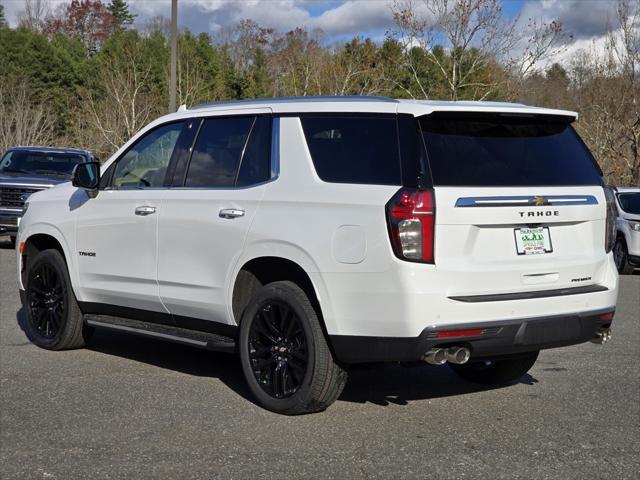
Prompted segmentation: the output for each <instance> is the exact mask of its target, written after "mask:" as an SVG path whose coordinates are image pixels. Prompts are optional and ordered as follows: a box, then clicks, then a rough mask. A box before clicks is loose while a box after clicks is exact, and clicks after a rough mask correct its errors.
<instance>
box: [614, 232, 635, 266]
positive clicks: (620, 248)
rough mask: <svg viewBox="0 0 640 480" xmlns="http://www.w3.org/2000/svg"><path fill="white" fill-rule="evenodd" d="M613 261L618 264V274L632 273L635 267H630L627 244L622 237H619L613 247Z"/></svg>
mask: <svg viewBox="0 0 640 480" xmlns="http://www.w3.org/2000/svg"><path fill="white" fill-rule="evenodd" d="M613 259H614V261H615V262H616V268H617V269H618V273H631V272H632V271H633V267H632V266H631V265H629V261H628V253H627V244H626V242H625V241H624V239H623V238H622V237H618V239H617V240H616V244H615V245H614V246H613Z"/></svg>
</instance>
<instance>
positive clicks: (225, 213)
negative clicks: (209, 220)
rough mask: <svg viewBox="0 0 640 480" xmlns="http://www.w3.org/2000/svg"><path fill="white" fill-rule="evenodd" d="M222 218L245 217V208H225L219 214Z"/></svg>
mask: <svg viewBox="0 0 640 480" xmlns="http://www.w3.org/2000/svg"><path fill="white" fill-rule="evenodd" d="M218 216H219V217H220V218H238V217H244V210H238V209H236V208H223V209H222V210H220V213H219V214H218Z"/></svg>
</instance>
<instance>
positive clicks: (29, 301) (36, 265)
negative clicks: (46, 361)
mask: <svg viewBox="0 0 640 480" xmlns="http://www.w3.org/2000/svg"><path fill="white" fill-rule="evenodd" d="M26 268H27V275H26V281H25V296H24V304H23V308H24V310H25V313H26V317H27V321H26V325H25V327H26V328H25V332H26V334H27V336H28V337H29V340H31V341H32V342H33V343H35V344H36V345H38V346H39V347H42V348H46V349H48V350H65V349H70V348H79V347H83V346H84V345H85V344H86V342H87V341H88V340H89V338H90V336H91V333H92V331H93V329H91V328H90V327H86V326H85V325H84V319H83V316H82V312H81V311H80V308H79V307H78V302H77V301H76V297H75V295H74V294H73V290H72V287H71V280H70V279H69V272H68V271H67V264H66V262H65V259H64V256H63V255H62V253H60V251H58V250H55V249H49V250H43V251H42V252H40V253H37V254H35V255H34V256H33V258H30V257H27V267H26Z"/></svg>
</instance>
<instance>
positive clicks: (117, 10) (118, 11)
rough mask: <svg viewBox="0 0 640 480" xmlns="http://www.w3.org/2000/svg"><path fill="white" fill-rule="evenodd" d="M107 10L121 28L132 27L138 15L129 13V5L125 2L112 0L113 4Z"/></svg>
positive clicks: (123, 0)
mask: <svg viewBox="0 0 640 480" xmlns="http://www.w3.org/2000/svg"><path fill="white" fill-rule="evenodd" d="M107 10H109V13H110V14H111V15H113V18H114V19H115V23H116V25H118V26H119V27H123V26H125V25H131V24H132V23H133V20H134V19H135V18H136V15H134V14H132V13H131V12H130V11H129V5H128V4H127V2H126V1H125V0H111V3H109V5H108V6H107Z"/></svg>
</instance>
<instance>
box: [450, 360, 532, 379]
mask: <svg viewBox="0 0 640 480" xmlns="http://www.w3.org/2000/svg"><path fill="white" fill-rule="evenodd" d="M538 353H540V352H531V353H527V354H524V355H522V356H518V357H513V358H502V359H500V358H496V359H495V360H488V359H486V360H478V361H475V362H474V361H470V362H469V363H464V364H462V365H456V364H453V363H450V364H449V366H450V367H451V369H452V370H453V371H454V372H456V373H457V374H458V376H460V377H461V378H464V379H465V380H468V381H470V382H474V383H480V384H483V385H505V384H508V383H511V382H513V381H515V380H517V379H519V378H520V377H522V376H523V375H524V374H525V373H527V372H528V371H529V370H530V369H531V367H533V364H534V363H536V359H537V358H538ZM489 362H490V363H489Z"/></svg>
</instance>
